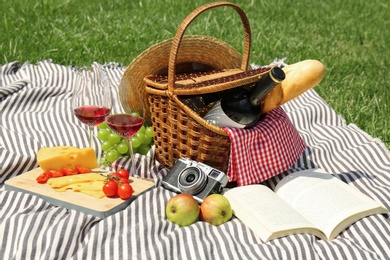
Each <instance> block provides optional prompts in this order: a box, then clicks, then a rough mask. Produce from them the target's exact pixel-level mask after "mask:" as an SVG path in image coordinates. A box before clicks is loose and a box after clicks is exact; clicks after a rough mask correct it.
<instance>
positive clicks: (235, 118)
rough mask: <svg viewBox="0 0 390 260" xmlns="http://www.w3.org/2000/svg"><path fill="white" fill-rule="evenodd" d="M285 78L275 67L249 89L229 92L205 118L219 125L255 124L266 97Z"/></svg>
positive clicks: (259, 116) (247, 125)
mask: <svg viewBox="0 0 390 260" xmlns="http://www.w3.org/2000/svg"><path fill="white" fill-rule="evenodd" d="M284 78H285V74H284V71H283V70H282V69H281V68H279V67H273V68H272V69H271V70H270V71H269V73H268V74H266V75H265V76H264V77H262V78H261V79H260V81H259V82H258V83H257V84H256V85H255V86H253V87H252V88H250V89H249V90H248V89H246V88H243V87H241V88H236V89H233V90H232V91H231V92H229V93H227V94H226V95H225V96H224V97H223V98H222V99H221V100H220V101H218V102H217V103H216V104H215V106H214V107H213V108H211V109H210V110H209V111H208V113H207V114H206V115H205V116H204V119H205V120H206V121H208V122H210V123H212V124H214V125H216V126H219V127H237V128H250V127H252V126H254V125H255V124H256V123H257V122H258V121H259V120H260V119H261V112H262V109H263V102H264V98H265V97H266V95H267V94H268V93H269V92H270V91H271V90H272V89H273V88H274V87H275V86H276V85H277V84H278V83H280V82H282V81H283V80H284Z"/></svg>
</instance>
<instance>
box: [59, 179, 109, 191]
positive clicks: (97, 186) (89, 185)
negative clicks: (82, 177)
mask: <svg viewBox="0 0 390 260" xmlns="http://www.w3.org/2000/svg"><path fill="white" fill-rule="evenodd" d="M103 185H104V180H101V181H100V180H99V181H90V182H78V183H72V184H68V185H65V186H63V187H60V188H55V190H56V191H66V190H68V189H72V190H74V191H82V190H94V191H101V190H102V188H103Z"/></svg>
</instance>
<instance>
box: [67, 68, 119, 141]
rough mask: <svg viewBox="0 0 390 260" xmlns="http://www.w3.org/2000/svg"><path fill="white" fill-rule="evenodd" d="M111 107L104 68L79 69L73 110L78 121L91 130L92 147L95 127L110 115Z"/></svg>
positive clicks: (108, 86)
mask: <svg viewBox="0 0 390 260" xmlns="http://www.w3.org/2000/svg"><path fill="white" fill-rule="evenodd" d="M111 106H112V96H111V86H110V82H109V80H108V77H107V74H106V72H105V70H104V68H103V67H102V66H95V67H93V68H91V67H82V68H80V69H78V70H77V71H76V77H75V82H74V87H73V92H72V109H73V112H74V114H75V116H76V117H77V119H79V121H80V122H82V123H84V124H86V125H87V126H88V128H89V146H90V147H92V133H93V129H94V127H95V126H96V125H98V124H100V123H101V122H103V121H104V119H105V117H106V116H107V115H109V114H110V112H111Z"/></svg>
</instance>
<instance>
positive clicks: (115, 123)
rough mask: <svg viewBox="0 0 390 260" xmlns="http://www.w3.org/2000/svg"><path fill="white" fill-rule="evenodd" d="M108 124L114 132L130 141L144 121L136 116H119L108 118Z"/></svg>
mask: <svg viewBox="0 0 390 260" xmlns="http://www.w3.org/2000/svg"><path fill="white" fill-rule="evenodd" d="M106 123H107V125H108V126H109V127H110V128H111V129H112V130H113V131H114V132H116V133H117V134H119V135H120V136H122V137H124V138H126V139H127V140H129V139H130V138H131V137H133V135H134V134H135V133H137V132H138V130H139V129H140V128H141V127H142V124H143V123H144V120H143V118H141V117H139V116H136V115H128V114H118V115H111V116H109V117H107V118H106Z"/></svg>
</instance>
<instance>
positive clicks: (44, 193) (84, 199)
mask: <svg viewBox="0 0 390 260" xmlns="http://www.w3.org/2000/svg"><path fill="white" fill-rule="evenodd" d="M93 171H97V172H106V171H104V170H101V169H94V170H93ZM42 172H43V170H42V169H41V168H36V169H34V170H31V171H29V172H26V173H23V174H21V175H18V176H16V177H14V178H12V179H9V180H7V181H5V183H4V187H5V189H7V190H14V191H22V192H26V193H29V194H33V195H36V196H38V197H40V198H42V199H44V200H46V201H48V202H50V203H51V204H53V205H56V206H59V207H64V208H68V209H74V210H78V211H81V212H84V213H86V214H91V215H94V216H97V217H99V218H105V217H107V216H109V215H112V214H114V213H116V212H118V211H120V210H123V209H124V208H126V207H127V206H128V205H129V204H130V203H131V202H132V201H133V200H135V199H136V198H137V196H139V195H140V194H142V193H143V192H145V191H147V190H149V189H152V188H153V187H154V183H153V182H152V181H149V180H145V179H139V178H134V177H130V184H131V186H132V187H133V190H134V193H133V196H132V197H131V198H130V199H129V200H122V199H120V198H107V197H104V198H101V199H97V198H95V197H92V196H89V195H86V194H83V193H80V192H74V191H73V190H67V191H65V192H58V191H55V190H54V189H53V188H51V187H50V186H49V185H48V184H39V183H37V181H36V178H37V177H38V176H39V175H40V174H41V173H42Z"/></svg>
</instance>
